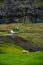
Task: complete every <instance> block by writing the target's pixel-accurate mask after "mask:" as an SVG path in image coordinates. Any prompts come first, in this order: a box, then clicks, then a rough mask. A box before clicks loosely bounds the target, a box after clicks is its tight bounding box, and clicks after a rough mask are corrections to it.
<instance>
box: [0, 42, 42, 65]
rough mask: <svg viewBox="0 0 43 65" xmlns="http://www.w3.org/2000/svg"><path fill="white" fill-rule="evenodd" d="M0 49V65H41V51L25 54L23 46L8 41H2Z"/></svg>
mask: <svg viewBox="0 0 43 65" xmlns="http://www.w3.org/2000/svg"><path fill="white" fill-rule="evenodd" d="M1 44H2V43H1ZM0 50H1V51H2V52H3V53H0V65H43V52H42V51H38V52H28V53H27V54H25V53H22V50H23V48H21V47H19V46H16V45H14V44H9V43H3V45H2V47H0Z"/></svg>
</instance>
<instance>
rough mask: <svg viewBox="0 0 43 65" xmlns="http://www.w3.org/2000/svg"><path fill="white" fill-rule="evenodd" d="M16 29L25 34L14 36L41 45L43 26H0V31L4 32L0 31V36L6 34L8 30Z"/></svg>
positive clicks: (42, 42) (42, 41)
mask: <svg viewBox="0 0 43 65" xmlns="http://www.w3.org/2000/svg"><path fill="white" fill-rule="evenodd" d="M17 27H19V28H20V30H19V31H20V32H25V33H21V34H16V36H19V37H22V38H24V39H26V40H29V41H30V42H32V43H36V44H42V45H43V24H9V25H0V29H2V30H3V29H4V30H5V31H3V32H2V31H0V34H5V33H8V32H9V30H10V29H13V30H14V31H15V30H16V28H17ZM6 30H7V31H6ZM16 31H17V30H16Z"/></svg>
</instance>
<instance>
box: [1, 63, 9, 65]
mask: <svg viewBox="0 0 43 65" xmlns="http://www.w3.org/2000/svg"><path fill="white" fill-rule="evenodd" d="M0 65H9V64H4V63H0Z"/></svg>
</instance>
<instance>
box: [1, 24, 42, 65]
mask: <svg viewBox="0 0 43 65" xmlns="http://www.w3.org/2000/svg"><path fill="white" fill-rule="evenodd" d="M17 27H19V30H17ZM11 29H13V30H14V31H16V32H17V31H19V32H21V33H19V34H14V35H11V36H8V35H6V34H9V33H10V32H9V31H10V30H11ZM24 49H27V50H28V53H23V52H22V50H24ZM30 51H31V52H30ZM33 51H34V52H33ZM39 61H40V62H39ZM0 65H43V24H3V25H0Z"/></svg>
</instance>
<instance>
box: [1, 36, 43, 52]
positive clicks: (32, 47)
mask: <svg viewBox="0 0 43 65" xmlns="http://www.w3.org/2000/svg"><path fill="white" fill-rule="evenodd" d="M2 42H5V43H6V44H7V43H9V44H10V43H14V44H16V45H18V46H21V47H23V48H24V49H26V50H29V51H30V52H34V51H43V46H42V45H37V44H35V43H31V42H30V41H27V40H25V39H23V38H20V37H17V36H0V43H2ZM0 45H1V44H0Z"/></svg>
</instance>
